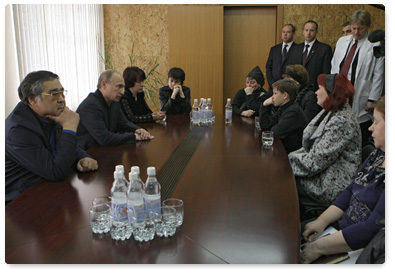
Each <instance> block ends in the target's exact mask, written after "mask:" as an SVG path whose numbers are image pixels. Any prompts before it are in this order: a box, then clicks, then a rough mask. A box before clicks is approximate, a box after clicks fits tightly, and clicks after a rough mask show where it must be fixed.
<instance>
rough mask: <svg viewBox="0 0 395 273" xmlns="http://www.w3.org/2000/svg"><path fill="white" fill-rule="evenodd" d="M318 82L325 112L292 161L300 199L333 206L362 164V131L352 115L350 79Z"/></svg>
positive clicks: (291, 156) (340, 77)
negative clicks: (304, 198) (303, 198)
mask: <svg viewBox="0 0 395 273" xmlns="http://www.w3.org/2000/svg"><path fill="white" fill-rule="evenodd" d="M317 81H318V85H319V89H318V90H317V91H316V94H317V103H318V104H319V105H320V106H322V107H323V108H324V109H323V110H322V111H321V112H320V113H318V115H317V116H316V117H315V118H313V119H312V120H311V121H310V123H309V124H308V125H307V127H306V128H305V129H304V131H303V140H302V148H300V149H298V150H296V151H294V152H292V153H290V154H289V155H288V157H289V161H290V164H291V167H292V171H293V173H294V175H295V178H296V185H297V188H298V194H299V196H301V197H309V198H311V199H313V200H315V201H317V202H319V203H320V204H322V205H325V206H329V205H330V204H332V202H333V201H334V200H335V199H336V198H337V196H338V195H339V194H340V193H341V192H342V191H343V190H344V189H345V188H346V187H347V186H348V185H349V184H350V183H351V180H352V178H353V177H354V175H355V173H356V170H357V169H358V167H359V165H360V164H361V131H360V129H359V125H358V122H357V120H356V118H355V116H354V115H353V113H352V111H351V107H350V104H351V103H352V98H353V94H354V88H353V86H352V84H351V83H350V82H349V81H348V80H347V78H346V77H345V76H344V75H341V74H334V75H325V74H321V75H319V76H318V79H317ZM348 102H350V104H349V103H348Z"/></svg>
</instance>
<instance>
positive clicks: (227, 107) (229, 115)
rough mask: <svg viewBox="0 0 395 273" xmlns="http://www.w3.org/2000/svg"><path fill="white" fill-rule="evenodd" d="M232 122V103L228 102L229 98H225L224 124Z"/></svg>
mask: <svg viewBox="0 0 395 273" xmlns="http://www.w3.org/2000/svg"><path fill="white" fill-rule="evenodd" d="M231 123H232V104H230V98H228V99H227V100H226V105H225V124H231Z"/></svg>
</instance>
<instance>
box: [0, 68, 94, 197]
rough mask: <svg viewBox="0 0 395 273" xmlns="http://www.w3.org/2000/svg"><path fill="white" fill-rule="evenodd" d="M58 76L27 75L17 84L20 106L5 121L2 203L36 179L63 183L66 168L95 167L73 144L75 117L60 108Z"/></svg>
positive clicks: (63, 103) (62, 92)
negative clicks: (3, 195)
mask: <svg viewBox="0 0 395 273" xmlns="http://www.w3.org/2000/svg"><path fill="white" fill-rule="evenodd" d="M66 92H67V91H65V90H64V89H63V86H62V85H61V83H60V81H59V77H58V75H56V74H54V73H52V72H50V71H35V72H31V73H29V74H28V75H27V76H26V77H25V78H24V79H23V81H22V82H21V84H20V86H19V88H18V93H19V98H20V99H21V102H19V103H18V104H17V106H16V107H15V108H14V110H13V111H12V113H11V114H10V115H9V116H8V117H7V119H6V120H5V202H6V204H7V203H8V202H10V201H12V200H14V199H15V198H16V197H17V196H18V195H19V194H21V193H22V192H24V191H25V190H27V189H28V188H29V187H31V186H32V185H33V184H35V183H37V182H38V181H40V179H42V178H43V179H47V180H51V181H59V180H63V179H64V178H65V177H66V175H67V174H68V172H69V171H70V168H71V167H72V166H76V168H77V169H78V170H79V171H81V172H86V171H92V170H96V169H97V168H98V165H97V161H96V160H94V159H92V158H91V157H90V156H89V155H88V154H87V153H85V152H84V151H83V150H81V149H80V148H78V146H77V137H76V132H77V126H78V123H79V120H80V118H79V115H78V114H77V113H75V112H73V111H71V110H70V109H69V108H67V107H66V101H65V97H64V96H65V94H66Z"/></svg>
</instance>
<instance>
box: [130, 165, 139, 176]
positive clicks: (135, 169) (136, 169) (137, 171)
mask: <svg viewBox="0 0 395 273" xmlns="http://www.w3.org/2000/svg"><path fill="white" fill-rule="evenodd" d="M130 170H131V171H132V173H137V174H140V167H139V166H132V167H131V168H130Z"/></svg>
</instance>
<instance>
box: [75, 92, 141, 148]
mask: <svg viewBox="0 0 395 273" xmlns="http://www.w3.org/2000/svg"><path fill="white" fill-rule="evenodd" d="M77 113H78V114H80V124H79V125H78V131H77V136H78V145H80V146H81V147H83V148H84V149H89V148H90V147H92V146H94V145H96V144H99V145H100V146H115V145H120V144H123V143H126V142H130V141H136V136H135V135H134V131H136V130H137V129H139V128H140V127H138V126H136V125H135V124H134V123H132V122H131V121H128V120H127V119H126V117H125V115H124V114H123V112H122V111H121V107H120V105H119V102H113V103H111V105H110V106H109V105H107V102H106V101H105V100H104V97H103V95H102V93H101V91H100V90H96V92H94V93H90V94H89V95H88V97H87V98H86V99H85V100H84V101H83V102H81V104H80V105H79V106H78V108H77Z"/></svg>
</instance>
